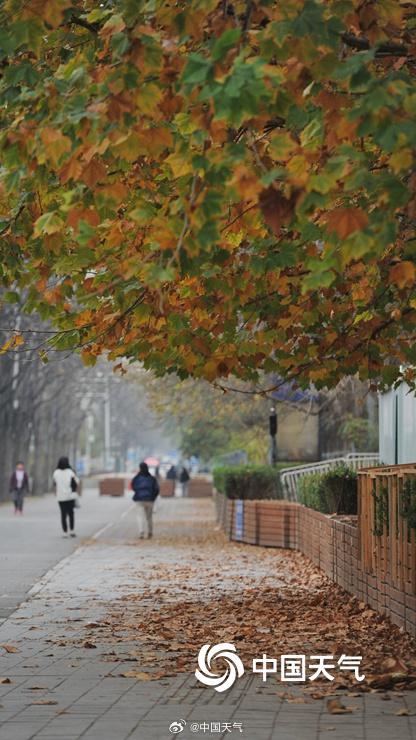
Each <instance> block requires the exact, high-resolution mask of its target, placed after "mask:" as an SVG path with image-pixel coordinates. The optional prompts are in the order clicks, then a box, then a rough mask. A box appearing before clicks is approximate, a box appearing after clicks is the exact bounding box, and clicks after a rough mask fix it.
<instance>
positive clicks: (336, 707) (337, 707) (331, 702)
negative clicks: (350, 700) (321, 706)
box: [326, 699, 352, 714]
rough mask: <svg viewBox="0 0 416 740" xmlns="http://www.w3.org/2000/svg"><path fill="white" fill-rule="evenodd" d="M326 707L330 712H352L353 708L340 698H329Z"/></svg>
mask: <svg viewBox="0 0 416 740" xmlns="http://www.w3.org/2000/svg"><path fill="white" fill-rule="evenodd" d="M326 708H327V711H328V712H329V714H351V712H352V709H351V708H350V707H346V706H345V705H344V704H342V702H341V701H340V700H339V699H328V701H327V703H326Z"/></svg>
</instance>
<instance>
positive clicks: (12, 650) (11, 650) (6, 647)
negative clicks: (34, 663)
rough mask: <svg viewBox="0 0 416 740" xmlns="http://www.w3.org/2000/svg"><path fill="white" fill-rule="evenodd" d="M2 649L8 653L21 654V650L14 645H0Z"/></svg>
mask: <svg viewBox="0 0 416 740" xmlns="http://www.w3.org/2000/svg"><path fill="white" fill-rule="evenodd" d="M0 648H3V650H5V651H6V653H18V652H19V649H18V648H17V647H15V646H14V645H8V644H3V645H0Z"/></svg>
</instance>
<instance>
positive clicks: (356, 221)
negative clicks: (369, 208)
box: [325, 208, 368, 239]
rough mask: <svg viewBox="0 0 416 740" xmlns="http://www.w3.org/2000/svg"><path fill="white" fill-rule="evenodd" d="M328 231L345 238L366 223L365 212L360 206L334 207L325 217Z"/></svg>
mask: <svg viewBox="0 0 416 740" xmlns="http://www.w3.org/2000/svg"><path fill="white" fill-rule="evenodd" d="M325 220H326V223H327V225H328V231H335V232H336V234H338V236H339V237H340V239H346V238H347V237H348V236H349V235H350V234H353V233H354V232H355V231H361V230H362V229H364V228H365V227H366V226H367V224H368V216H367V214H366V213H365V212H364V211H362V210H361V208H335V210H334V211H331V212H330V213H328V215H327V216H326V218H325Z"/></svg>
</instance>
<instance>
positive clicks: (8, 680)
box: [0, 678, 11, 683]
mask: <svg viewBox="0 0 416 740" xmlns="http://www.w3.org/2000/svg"><path fill="white" fill-rule="evenodd" d="M0 683H11V681H10V678H0Z"/></svg>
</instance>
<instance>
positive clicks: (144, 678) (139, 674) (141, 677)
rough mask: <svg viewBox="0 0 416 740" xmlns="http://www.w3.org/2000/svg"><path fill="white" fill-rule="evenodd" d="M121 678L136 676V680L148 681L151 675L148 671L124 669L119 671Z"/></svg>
mask: <svg viewBox="0 0 416 740" xmlns="http://www.w3.org/2000/svg"><path fill="white" fill-rule="evenodd" d="M120 676H122V677H123V678H136V679H137V680H138V681H150V680H151V678H152V676H151V675H150V673H144V671H126V672H125V673H120Z"/></svg>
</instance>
